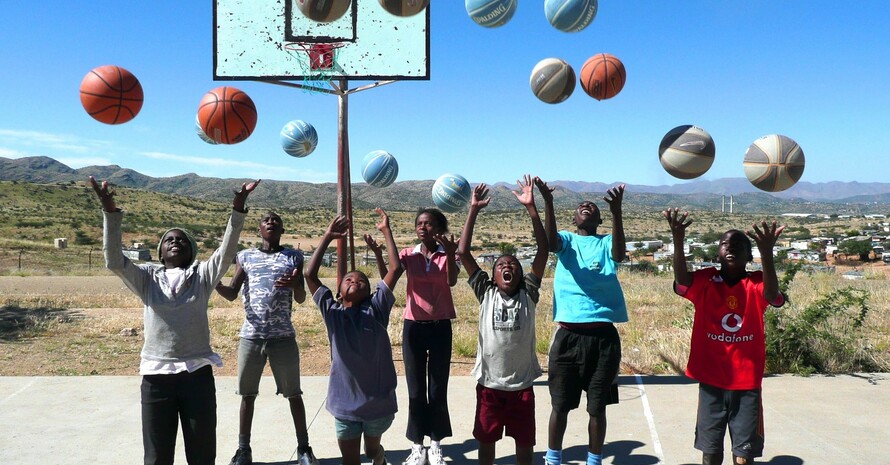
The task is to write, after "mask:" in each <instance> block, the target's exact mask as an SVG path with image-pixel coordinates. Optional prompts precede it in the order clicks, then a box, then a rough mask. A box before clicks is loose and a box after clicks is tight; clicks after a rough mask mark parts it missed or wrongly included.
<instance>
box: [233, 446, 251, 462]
mask: <svg viewBox="0 0 890 465" xmlns="http://www.w3.org/2000/svg"><path fill="white" fill-rule="evenodd" d="M229 465H253V455H252V454H251V453H250V447H247V448H243V447H239V448H238V450H236V451H235V456H234V457H232V461H231V462H229Z"/></svg>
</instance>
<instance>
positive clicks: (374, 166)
mask: <svg viewBox="0 0 890 465" xmlns="http://www.w3.org/2000/svg"><path fill="white" fill-rule="evenodd" d="M398 176H399V163H398V162H397V161H396V157H394V156H392V154H390V153H389V152H387V151H385V150H375V151H373V152H371V153H369V154H367V155H365V158H362V179H364V180H365V182H366V183H368V184H370V185H372V186H374V187H386V186H388V185H390V184H392V183H393V182H394V181H395V180H396V177H398Z"/></svg>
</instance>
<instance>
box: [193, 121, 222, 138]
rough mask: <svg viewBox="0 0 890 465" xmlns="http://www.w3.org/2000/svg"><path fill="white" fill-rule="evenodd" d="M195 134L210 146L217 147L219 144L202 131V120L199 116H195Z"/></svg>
mask: <svg viewBox="0 0 890 465" xmlns="http://www.w3.org/2000/svg"><path fill="white" fill-rule="evenodd" d="M195 134H197V135H198V137H200V138H201V140H203V141H204V142H207V143H208V144H210V145H217V144H219V142H217V141H215V140H213V139H211V138H210V136H208V135H207V134H206V133H205V132H204V130H203V129H201V120H200V119H198V115H195Z"/></svg>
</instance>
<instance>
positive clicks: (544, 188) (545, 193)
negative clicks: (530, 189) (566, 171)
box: [535, 176, 556, 202]
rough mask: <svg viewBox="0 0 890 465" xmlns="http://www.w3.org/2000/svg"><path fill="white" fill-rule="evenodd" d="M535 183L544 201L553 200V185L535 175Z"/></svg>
mask: <svg viewBox="0 0 890 465" xmlns="http://www.w3.org/2000/svg"><path fill="white" fill-rule="evenodd" d="M535 185H536V186H538V192H540V193H541V198H542V199H544V201H545V202H553V191H554V190H556V188H555V187H550V186H548V185H547V183H546V182H544V180H543V179H541V178H539V177H537V176H535Z"/></svg>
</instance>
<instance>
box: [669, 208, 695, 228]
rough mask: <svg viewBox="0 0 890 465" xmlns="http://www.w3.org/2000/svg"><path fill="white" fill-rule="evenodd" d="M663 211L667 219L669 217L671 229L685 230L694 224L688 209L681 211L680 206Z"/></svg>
mask: <svg viewBox="0 0 890 465" xmlns="http://www.w3.org/2000/svg"><path fill="white" fill-rule="evenodd" d="M661 213H662V215H663V216H664V217H665V219H667V221H668V224H669V225H670V227H671V231H679V230H685V229H686V228H687V227H688V226H689V225H690V224H692V218H689V212H688V211H684V212H682V213H681V211H680V209H679V208H668V209H667V210H665V211H663V212H661Z"/></svg>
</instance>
